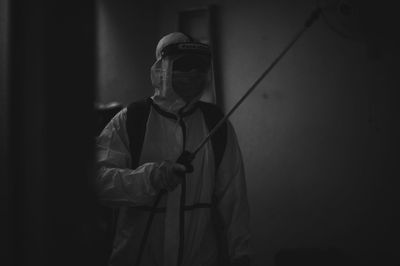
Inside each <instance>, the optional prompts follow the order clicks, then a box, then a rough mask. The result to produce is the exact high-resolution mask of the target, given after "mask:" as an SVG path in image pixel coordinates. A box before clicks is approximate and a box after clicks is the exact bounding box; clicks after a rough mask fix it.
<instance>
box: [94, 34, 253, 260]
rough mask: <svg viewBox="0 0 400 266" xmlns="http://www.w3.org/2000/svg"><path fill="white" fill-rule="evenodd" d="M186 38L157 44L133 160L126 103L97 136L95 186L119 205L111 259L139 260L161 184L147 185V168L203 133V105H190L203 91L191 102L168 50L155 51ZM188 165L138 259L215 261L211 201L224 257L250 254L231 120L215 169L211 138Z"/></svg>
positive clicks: (243, 188)
mask: <svg viewBox="0 0 400 266" xmlns="http://www.w3.org/2000/svg"><path fill="white" fill-rule="evenodd" d="M190 41H191V40H190V39H189V38H188V37H187V36H186V35H183V34H181V33H172V34H169V35H167V36H166V37H164V38H163V39H161V41H160V42H159V44H158V46H157V51H156V57H157V62H156V63H155V64H154V65H153V67H152V70H151V72H152V73H151V75H152V82H153V86H154V87H155V94H154V95H153V96H152V97H151V99H152V105H151V108H150V113H149V117H148V120H147V124H146V131H145V132H146V133H145V137H144V140H143V147H142V152H141V155H140V160H139V166H138V167H137V168H135V169H132V166H131V154H130V150H129V137H128V135H127V130H126V119H127V109H126V108H124V109H123V110H122V111H120V112H119V113H118V114H117V115H116V116H115V117H114V118H113V119H112V120H111V121H110V122H109V123H108V125H107V126H106V127H105V129H104V130H103V131H102V133H101V134H100V135H99V137H98V138H97V168H98V175H97V178H96V189H97V191H98V195H99V198H100V201H101V202H103V203H104V204H106V205H110V206H114V207H117V208H118V210H119V215H118V221H117V225H116V234H115V238H114V244H113V250H112V255H111V258H110V261H109V263H110V265H113V266H122V265H124V266H125V265H129V266H134V265H135V263H136V262H137V257H138V252H139V246H140V243H141V241H142V237H143V233H144V230H145V227H146V224H147V222H148V217H149V214H150V211H149V210H150V209H151V207H152V205H153V203H154V201H155V199H156V197H157V194H158V192H159V191H158V190H157V189H156V188H155V187H154V186H153V185H152V182H151V180H150V178H151V176H152V175H154V173H156V172H157V169H159V167H160V165H161V163H162V162H163V161H166V160H169V161H176V159H177V158H178V157H179V156H180V155H181V153H182V152H183V151H184V150H188V151H193V150H194V149H195V148H196V146H197V145H198V144H199V143H200V142H201V141H202V140H203V139H204V137H205V136H206V135H207V134H208V128H207V126H206V124H205V120H204V117H203V113H202V112H201V111H200V110H199V109H198V108H197V107H196V102H197V101H198V99H199V98H200V96H201V95H198V96H197V97H196V98H194V99H193V100H192V101H190V102H185V101H184V100H183V99H182V98H181V97H179V96H178V95H177V93H175V91H174V90H173V88H172V85H171V84H172V82H171V79H172V75H171V73H172V65H173V60H174V57H166V58H162V56H161V54H160V51H161V50H162V49H163V48H164V47H165V46H166V45H169V44H171V43H180V42H190ZM182 108H183V110H182ZM182 127H184V129H183V128H182ZM192 165H193V167H194V171H193V172H192V173H187V174H186V177H185V180H184V182H182V184H180V185H178V186H177V187H176V188H175V189H174V190H172V191H169V192H168V193H166V194H164V195H163V196H162V197H161V200H160V202H159V204H158V205H157V209H156V211H155V214H154V220H153V222H152V224H151V227H150V231H149V234H148V237H147V239H146V241H145V242H146V243H145V246H144V249H143V254H142V258H141V263H140V265H145V266H152V265H154V266H155V265H159V266H161V265H165V266H176V265H178V260H179V259H178V257H179V253H181V259H180V262H181V265H185V266H186V265H187V266H200V265H207V266H208V265H209V266H214V265H215V266H217V265H218V252H219V251H218V244H217V236H216V232H215V229H214V226H213V216H212V211H211V209H212V208H211V205H212V206H213V207H215V209H216V210H217V211H218V213H219V215H220V217H221V220H222V223H223V225H224V227H225V228H226V231H225V232H226V240H227V250H228V253H229V260H230V261H231V262H234V261H239V260H241V259H242V258H247V257H248V256H249V255H250V248H249V238H250V234H249V207H248V201H247V194H246V193H247V192H246V182H245V175H244V168H243V162H242V157H241V152H240V149H239V145H238V142H237V138H236V135H235V132H234V129H233V127H232V125H231V124H230V123H229V122H228V124H227V139H226V146H225V152H224V155H223V157H222V160H221V163H220V165H219V168H218V169H215V162H214V153H213V147H212V145H211V143H210V142H208V143H207V144H206V145H205V147H204V148H203V149H201V150H200V151H199V153H198V154H197V155H196V157H195V159H194V160H193V162H192ZM182 195H184V196H182ZM213 200H214V201H213ZM182 221H183V223H184V224H181V223H182ZM181 236H184V237H181ZM182 240H183V241H182ZM245 261H246V260H245ZM243 265H247V264H246V263H245V264H243Z"/></svg>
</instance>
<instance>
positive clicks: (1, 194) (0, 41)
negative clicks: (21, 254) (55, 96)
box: [0, 0, 9, 261]
mask: <svg viewBox="0 0 400 266" xmlns="http://www.w3.org/2000/svg"><path fill="white" fill-rule="evenodd" d="M8 26H9V18H8V1H7V0H1V1H0V177H3V178H0V207H1V211H2V217H7V216H8V215H9V208H8V204H7V198H8V196H9V193H8V192H9V191H8V185H9V183H8V179H7V178H4V177H6V176H7V163H6V159H7V137H8V133H9V132H8V112H7V111H8V101H7V97H8V90H7V89H6V88H7V60H6V58H7V54H8V53H7V51H8V38H7V35H8ZM7 231H8V222H7V220H6V219H0V235H1V236H5V235H6V234H7ZM7 245H8V243H7V238H6V237H1V240H0V250H2V252H0V260H1V261H5V260H6V257H7V256H8V254H7V252H5V250H6V247H7Z"/></svg>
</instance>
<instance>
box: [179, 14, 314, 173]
mask: <svg viewBox="0 0 400 266" xmlns="http://www.w3.org/2000/svg"><path fill="white" fill-rule="evenodd" d="M320 13H321V8H319V7H318V8H316V9H315V10H314V11H313V12H312V13H311V15H310V16H309V18H308V19H307V20H306V22H305V23H304V26H303V28H302V29H301V30H300V31H299V32H298V33H297V34H296V35H295V36H294V38H293V39H292V40H291V41H290V42H289V43H288V45H287V46H286V47H285V48H284V49H283V50H282V52H281V53H280V54H279V55H278V56H277V57H276V58H275V60H274V61H273V62H272V63H271V64H270V65H269V66H268V68H267V69H266V70H264V72H263V73H262V74H261V76H260V77H259V78H258V79H257V80H256V81H255V82H254V83H253V85H251V87H250V88H249V89H248V90H247V91H246V93H245V94H244V95H243V96H242V97H241V98H240V99H239V101H238V102H237V103H236V104H235V105H234V106H233V107H232V109H231V110H230V111H229V112H228V113H227V114H226V115H225V116H224V117H223V118H222V119H221V120H220V121H219V122H218V123H217V124H216V125H215V127H214V128H213V129H212V130H211V131H210V132H209V133H208V135H207V136H206V137H205V138H204V139H203V141H202V142H201V143H200V144H199V145H198V146H197V147H196V149H195V150H194V151H193V152H189V151H184V152H183V153H182V154H181V155H180V156H179V158H178V159H177V160H176V162H177V163H179V164H183V165H184V166H185V167H186V170H187V171H186V172H187V173H191V172H193V166H192V165H191V162H192V161H193V160H194V158H195V157H196V154H197V153H198V152H199V151H200V150H201V149H202V148H203V147H204V145H205V144H206V143H207V141H209V140H210V138H211V137H212V136H213V135H214V134H215V132H217V130H218V129H219V128H220V127H221V126H222V124H223V123H225V122H226V121H227V120H228V118H229V117H230V116H231V115H232V114H233V112H235V111H236V109H237V108H238V107H239V106H240V105H241V104H242V103H243V101H244V100H245V99H246V98H247V97H248V96H249V95H250V94H251V93H252V92H253V91H254V89H255V88H256V87H257V86H258V84H260V82H261V81H262V80H263V79H264V78H265V77H266V76H267V75H268V73H270V72H271V70H272V69H273V68H274V67H275V66H276V65H277V64H278V62H279V61H280V60H281V59H282V58H283V56H284V55H285V54H286V53H287V52H288V51H289V50H290V48H292V46H293V45H294V44H295V43H296V42H297V40H298V39H299V38H300V37H301V36H302V35H303V33H304V32H305V31H306V30H307V29H308V28H310V27H311V25H312V24H313V23H314V22H315V21H316V20H317V19H318V17H319V15H320Z"/></svg>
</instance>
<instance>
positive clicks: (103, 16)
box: [97, 0, 157, 104]
mask: <svg viewBox="0 0 400 266" xmlns="http://www.w3.org/2000/svg"><path fill="white" fill-rule="evenodd" d="M156 2H157V1H154V0H149V1H144V0H139V1H128V0H119V1H103V0H99V1H97V23H98V28H97V41H98V44H97V49H98V63H99V64H98V74H99V75H98V80H97V82H98V88H99V89H98V93H97V101H98V102H99V103H108V102H112V101H116V102H120V103H122V104H127V103H129V102H130V101H131V100H132V99H140V98H142V97H145V96H149V95H152V93H153V89H152V87H151V84H150V70H149V69H150V67H151V65H152V64H153V63H154V58H155V52H154V44H155V43H156V42H157V36H156V34H155V32H156V31H157V17H156V15H157V5H156Z"/></svg>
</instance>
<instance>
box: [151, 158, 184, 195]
mask: <svg viewBox="0 0 400 266" xmlns="http://www.w3.org/2000/svg"><path fill="white" fill-rule="evenodd" d="M185 172H186V167H185V166H184V165H182V164H178V163H174V162H171V161H162V162H161V163H159V164H158V165H157V166H156V168H155V169H154V170H153V171H152V173H151V175H150V182H151V184H152V186H153V187H154V188H155V189H156V190H162V189H166V190H168V191H172V190H174V189H175V188H176V187H177V186H178V185H179V184H180V183H182V180H183V178H184V177H185Z"/></svg>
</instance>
